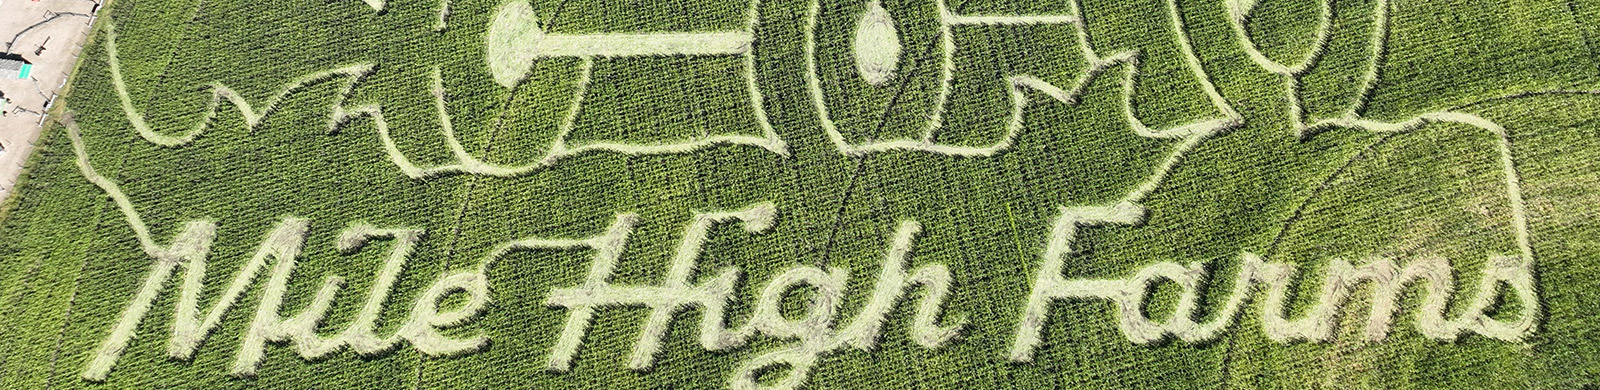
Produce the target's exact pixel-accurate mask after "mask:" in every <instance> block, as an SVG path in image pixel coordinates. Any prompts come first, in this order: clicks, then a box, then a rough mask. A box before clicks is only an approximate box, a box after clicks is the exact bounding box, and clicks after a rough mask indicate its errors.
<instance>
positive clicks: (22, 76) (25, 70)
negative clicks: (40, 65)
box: [17, 64, 33, 79]
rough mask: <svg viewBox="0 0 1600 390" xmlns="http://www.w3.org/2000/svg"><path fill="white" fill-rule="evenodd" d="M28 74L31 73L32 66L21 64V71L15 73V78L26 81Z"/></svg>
mask: <svg viewBox="0 0 1600 390" xmlns="http://www.w3.org/2000/svg"><path fill="white" fill-rule="evenodd" d="M30 73H33V64H22V70H21V72H20V73H17V78H19V79H26V78H28V74H30Z"/></svg>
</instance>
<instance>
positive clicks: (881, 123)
mask: <svg viewBox="0 0 1600 390" xmlns="http://www.w3.org/2000/svg"><path fill="white" fill-rule="evenodd" d="M967 1H969V0H962V1H961V3H959V4H956V5H955V6H954V7H951V9H953V10H955V11H961V10H963V9H964V8H966V5H967ZM938 43H939V40H937V39H934V40H930V41H928V43H927V45H926V46H924V47H923V50H922V57H927V56H928V55H929V54H932V53H933V50H934V49H936V48H938V47H939V45H938ZM911 79H912V78H911V77H901V78H900V84H899V85H897V86H896V87H895V91H894V97H892V98H890V99H889V104H888V105H886V106H884V108H883V111H882V112H880V113H879V115H878V125H877V126H875V127H874V128H873V131H872V133H869V134H878V133H881V132H883V129H884V127H885V126H888V124H889V120H890V118H889V116H890V114H891V113H893V112H894V111H895V109H896V108H898V107H899V105H900V98H901V97H903V96H904V95H905V91H906V88H907V87H908V86H909V85H910V84H911ZM876 155H877V154H876V153H874V154H867V155H862V156H859V157H852V158H851V159H852V160H855V168H854V172H853V173H851V174H850V184H849V185H847V186H846V187H845V191H844V194H843V195H841V196H840V197H839V208H838V210H837V211H835V212H834V215H833V223H832V225H833V227H832V228H829V229H828V239H827V240H826V241H824V242H823V244H822V255H821V256H820V257H818V258H817V261H816V263H815V265H816V266H818V267H827V265H828V260H829V258H830V257H832V256H833V246H834V244H836V243H837V242H838V238H839V231H840V230H843V229H844V223H845V214H846V213H847V212H848V211H849V208H850V203H851V202H852V201H853V199H854V197H855V190H856V187H858V186H859V184H860V181H861V176H863V174H865V173H866V167H867V162H868V161H869V160H871V159H872V157H873V156H876Z"/></svg>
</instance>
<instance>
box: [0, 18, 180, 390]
mask: <svg viewBox="0 0 1600 390" xmlns="http://www.w3.org/2000/svg"><path fill="white" fill-rule="evenodd" d="M113 1H114V0H106V3H105V4H104V5H102V8H103V9H109V8H106V7H109V6H110V5H112V3H113ZM205 4H206V0H200V1H198V2H196V3H195V7H194V9H192V10H191V11H190V12H189V17H188V20H186V21H184V23H183V24H184V26H186V27H187V28H185V29H184V30H183V32H182V33H181V34H180V35H179V37H180V39H176V40H173V41H172V42H173V43H171V44H169V47H170V48H171V50H168V54H167V55H166V61H165V63H163V64H162V66H161V72H160V73H158V74H157V75H156V80H157V82H156V84H157V85H164V84H166V80H167V78H168V77H169V76H171V69H172V63H173V62H175V59H176V58H177V56H178V52H179V51H180V50H182V48H183V47H184V44H185V43H186V42H187V40H186V38H188V37H192V36H193V34H194V26H195V24H194V22H195V20H197V19H198V18H199V16H200V13H201V11H202V10H203V9H204V7H205ZM105 20H107V21H102V22H101V23H110V22H109V20H110V18H106V19H105ZM90 31H94V29H93V28H92V27H91V29H90ZM86 44H88V43H87V42H86ZM156 98H157V95H155V94H152V95H151V96H150V97H149V98H147V99H146V100H145V104H146V106H149V105H150V103H152V102H154V101H155V100H156ZM132 149H133V143H128V144H126V145H125V146H124V147H123V151H122V153H121V157H120V158H119V161H118V164H117V167H118V168H117V172H116V173H114V174H116V175H120V174H121V168H122V167H124V166H126V165H127V160H128V155H129V154H131V153H132ZM105 211H106V210H105V207H104V205H102V207H99V208H97V209H96V211H95V213H94V215H95V217H94V219H95V221H94V222H93V225H94V226H97V227H98V226H100V221H101V220H102V218H101V216H103V215H105ZM98 231H99V229H96V230H95V232H98ZM94 234H96V233H94V232H91V233H90V235H91V236H92V235H94ZM93 245H94V243H93V242H91V243H87V244H86V245H84V246H83V252H84V254H83V261H81V262H80V265H79V270H78V273H77V275H76V276H77V277H76V278H75V279H74V281H73V287H72V292H71V297H70V298H68V302H67V307H66V309H65V310H66V311H65V314H64V315H63V316H62V320H61V327H60V330H59V331H58V332H57V336H56V342H55V347H54V348H52V351H51V358H50V364H49V370H48V375H49V376H47V377H46V380H45V388H46V389H48V388H50V387H52V386H53V385H54V383H53V382H54V379H55V374H56V368H57V361H58V360H59V358H60V356H61V352H62V347H63V345H64V344H65V340H66V338H65V337H66V333H67V329H68V328H70V326H71V323H72V316H73V312H74V311H75V310H74V309H75V308H76V306H77V297H78V292H79V291H80V288H79V287H80V285H81V284H82V282H83V277H84V271H85V270H87V269H88V264H89V262H90V260H91V258H92V256H90V253H91V251H90V248H92V247H93ZM42 261H43V259H41V262H42ZM37 267H38V266H37V265H35V267H34V269H37ZM30 276H33V277H39V276H38V275H37V274H36V273H35V272H30ZM27 284H28V285H31V284H32V279H31V278H30V279H29V281H28V282H27ZM16 307H21V306H16ZM15 314H16V313H15V312H14V311H11V312H8V313H7V314H6V317H7V318H14V317H15ZM14 326H15V324H14V323H13V324H12V327H14ZM0 333H4V334H9V333H10V328H9V327H8V329H7V330H6V331H5V332H0ZM10 345H13V344H8V345H7V348H4V351H5V352H10V351H12V350H13V348H10ZM5 352H0V367H3V366H5V365H6V363H8V361H9V360H10V357H11V356H10V354H9V353H5ZM3 379H4V375H3V374H0V380H3Z"/></svg>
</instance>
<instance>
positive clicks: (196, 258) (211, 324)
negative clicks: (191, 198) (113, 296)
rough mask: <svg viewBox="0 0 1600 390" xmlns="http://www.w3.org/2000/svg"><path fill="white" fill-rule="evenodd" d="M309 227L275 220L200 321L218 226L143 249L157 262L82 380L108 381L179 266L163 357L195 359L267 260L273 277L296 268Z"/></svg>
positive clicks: (192, 225) (194, 227) (190, 230)
mask: <svg viewBox="0 0 1600 390" xmlns="http://www.w3.org/2000/svg"><path fill="white" fill-rule="evenodd" d="M307 225H308V223H307V222H306V221H305V220H303V219H298V218H284V219H283V220H282V221H280V222H278V224H277V225H276V226H274V227H273V228H272V231H271V232H270V233H267V237H266V239H265V240H263V241H262V242H261V246H260V247H258V248H257V249H256V252H255V255H253V256H251V258H250V261H249V262H247V263H245V265H244V266H243V267H241V268H240V269H239V273H237V274H235V275H234V277H233V282H232V283H230V284H228V289H227V290H226V291H224V292H223V293H222V296H221V297H220V298H218V300H217V301H216V303H214V304H212V306H211V309H210V310H209V311H207V312H206V313H205V317H204V320H202V319H201V317H200V314H201V313H200V310H199V307H200V294H201V291H202V290H203V287H205V286H204V280H205V276H206V256H207V254H208V253H209V252H210V251H211V242H212V241H214V240H215V239H216V230H217V226H216V224H215V223H212V222H210V221H193V222H189V223H188V225H186V226H185V227H184V230H183V232H182V233H179V234H178V235H177V236H176V237H174V238H173V240H172V243H171V244H170V245H168V246H167V247H165V248H162V247H159V246H156V245H147V246H146V247H145V252H146V253H147V254H149V255H150V257H152V258H154V259H155V260H156V262H155V267H154V268H152V269H151V270H150V274H149V276H147V277H145V280H144V284H143V285H141V286H140V288H139V292H138V293H137V294H136V295H134V297H133V301H132V302H129V303H128V307H127V308H126V309H124V310H123V311H122V317H121V318H120V319H118V320H117V324H116V327H115V328H112V330H111V335H110V336H109V337H106V339H105V342H104V343H101V344H100V349H99V350H98V351H96V352H95V354H94V357H93V360H90V362H89V365H88V366H87V367H85V368H84V370H83V378H84V379H87V380H90V381H94V382H102V381H105V380H106V376H107V375H108V374H110V373H111V368H112V367H113V366H115V365H116V363H117V359H118V358H119V357H121V356H122V352H123V350H125V349H127V347H128V341H130V340H132V339H133V337H134V332H136V331H137V330H138V328H139V322H140V321H141V320H143V319H144V316H145V314H147V313H149V312H150V308H151V306H153V305H155V302H156V298H158V297H159V296H160V294H161V290H162V289H163V288H164V287H165V286H166V284H167V281H168V279H170V278H171V277H172V273H173V271H175V270H177V269H178V267H180V266H181V267H182V269H183V274H184V275H183V285H182V287H181V291H180V292H179V294H180V295H179V297H178V304H177V308H176V311H175V314H174V316H173V322H172V340H171V342H170V343H169V344H168V345H167V355H168V356H171V357H172V358H174V359H178V360H188V359H189V358H190V357H192V356H194V352H195V349H197V348H199V346H200V343H201V342H203V341H205V339H206V337H207V336H208V335H210V334H211V331H212V330H214V329H216V327H217V324H219V323H221V322H222V317H223V316H224V315H226V314H227V313H228V309H229V308H230V307H232V306H233V304H234V303H236V302H238V301H239V298H240V297H241V296H243V295H244V292H245V289H246V288H249V287H250V285H251V283H252V282H253V281H254V280H255V277H256V275H257V274H259V273H261V269H262V268H264V267H266V265H267V261H268V259H277V262H276V264H274V266H273V269H272V273H273V274H274V275H283V276H287V275H288V273H289V272H291V271H292V270H293V269H294V258H295V257H296V256H299V255H300V247H301V245H302V244H304V241H305V233H306V227H307Z"/></svg>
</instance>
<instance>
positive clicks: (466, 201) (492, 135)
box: [411, 0, 567, 390]
mask: <svg viewBox="0 0 1600 390" xmlns="http://www.w3.org/2000/svg"><path fill="white" fill-rule="evenodd" d="M566 6H567V0H562V1H561V4H560V5H558V6H557V7H556V11H555V12H554V13H553V14H552V16H551V17H550V18H549V19H547V20H545V21H544V23H545V25H544V27H543V28H544V30H545V31H549V30H550V28H551V27H554V26H555V24H556V20H557V19H558V18H559V17H560V15H561V11H562V10H563V9H565V8H566ZM528 82H529V81H527V80H523V82H521V83H517V85H516V86H513V87H511V89H510V90H508V91H507V92H506V99H505V100H504V101H503V102H502V103H501V107H500V113H499V114H498V115H497V116H496V117H495V122H494V126H493V130H490V131H489V140H488V141H487V142H484V144H483V148H482V149H481V150H480V151H479V155H480V156H483V158H484V159H485V160H487V159H488V158H490V157H489V153H490V152H491V151H493V150H494V143H495V141H498V140H499V139H500V135H501V134H504V132H505V122H506V116H507V115H508V114H509V113H510V112H511V109H512V108H511V107H512V103H513V102H514V101H516V99H517V93H518V92H520V91H521V89H522V86H523V85H526V84H527V83H528ZM484 179H486V178H485V177H484V176H483V175H470V177H469V178H468V179H467V184H466V185H465V186H466V188H465V190H464V193H463V194H462V195H461V196H462V200H461V207H459V208H457V209H456V221H455V223H453V224H452V226H451V228H450V246H449V248H450V249H448V250H446V251H445V256H444V262H443V263H442V264H441V266H440V269H441V270H443V271H449V270H450V266H451V265H452V263H454V262H455V258H456V253H457V252H458V251H459V249H460V244H461V223H462V221H464V220H465V219H466V215H467V212H468V210H470V209H471V208H472V200H473V194H474V193H475V191H476V190H477V187H478V181H479V180H484ZM431 360H432V359H429V357H428V356H427V355H423V354H417V375H416V381H414V382H412V384H411V389H412V390H418V389H421V388H422V387H423V383H424V382H425V380H424V377H423V374H424V371H426V367H427V365H428V364H427V363H428V362H429V361H431Z"/></svg>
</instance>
